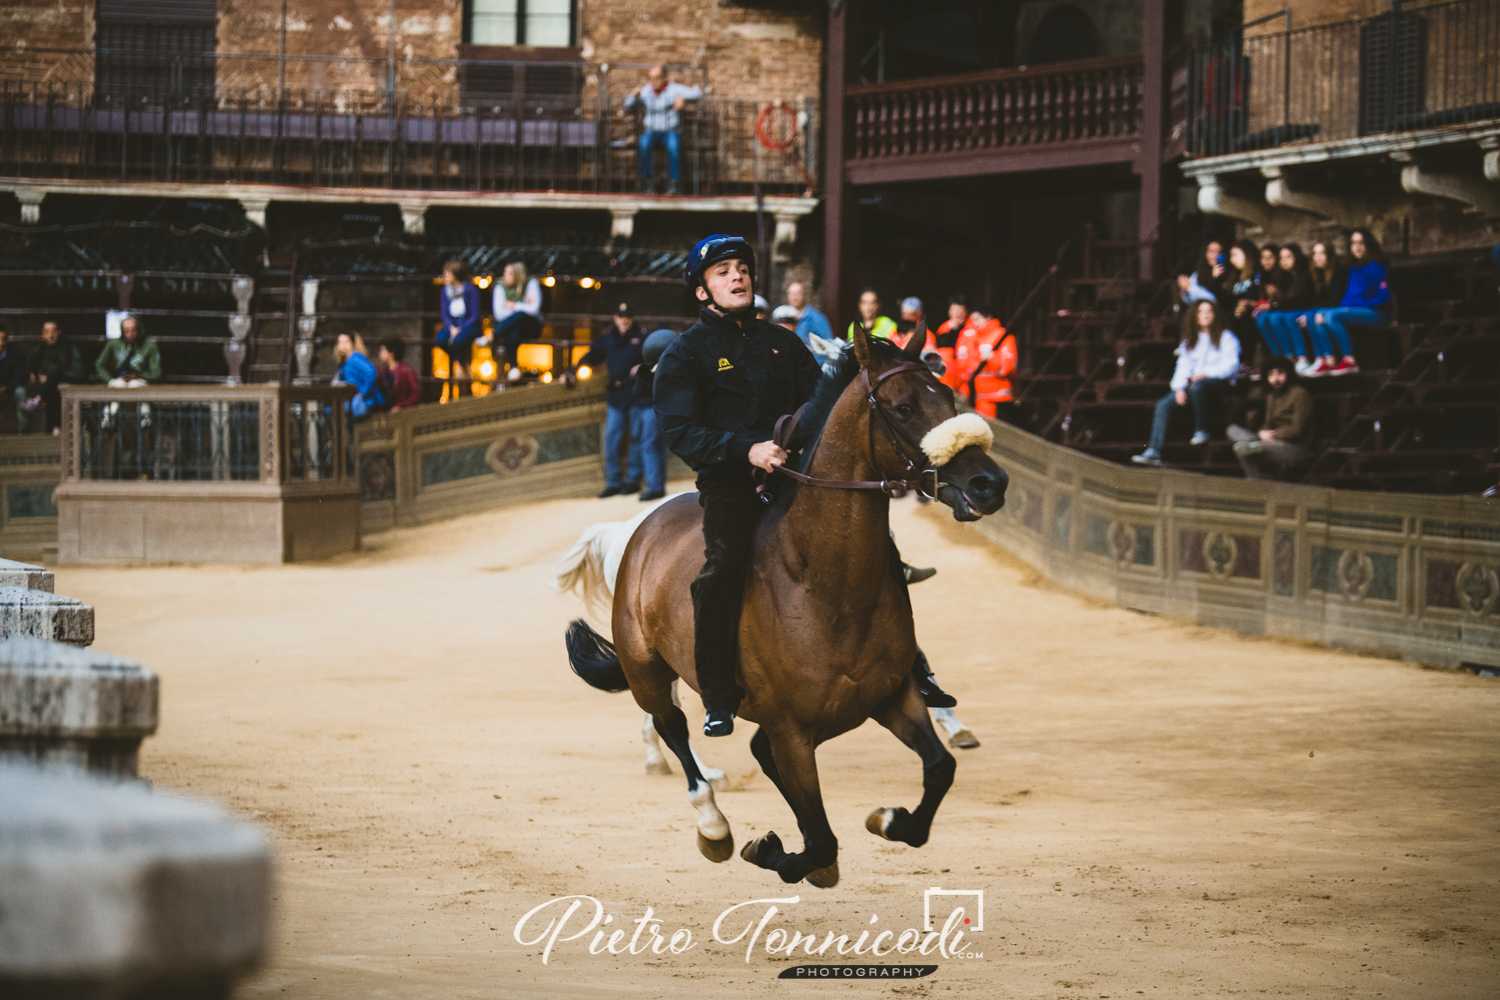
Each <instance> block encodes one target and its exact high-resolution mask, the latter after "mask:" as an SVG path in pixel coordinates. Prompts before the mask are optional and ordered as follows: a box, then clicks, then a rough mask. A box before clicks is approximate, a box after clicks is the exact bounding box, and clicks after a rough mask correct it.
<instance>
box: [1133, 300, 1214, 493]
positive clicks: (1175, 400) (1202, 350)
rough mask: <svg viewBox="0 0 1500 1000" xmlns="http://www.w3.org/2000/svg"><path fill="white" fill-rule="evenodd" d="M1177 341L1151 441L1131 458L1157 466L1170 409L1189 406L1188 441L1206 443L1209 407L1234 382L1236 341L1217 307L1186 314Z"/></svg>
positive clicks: (1199, 307) (1205, 304)
mask: <svg viewBox="0 0 1500 1000" xmlns="http://www.w3.org/2000/svg"><path fill="white" fill-rule="evenodd" d="M1185 320H1186V321H1185V322H1184V323H1183V329H1182V343H1180V344H1178V345H1177V368H1176V370H1175V371H1174V372H1173V373H1172V391H1171V392H1169V393H1167V394H1166V395H1165V396H1163V397H1162V398H1161V399H1159V400H1157V403H1156V413H1155V415H1154V416H1153V418H1152V421H1151V443H1150V445H1149V446H1147V448H1146V450H1145V451H1143V452H1141V453H1140V454H1139V455H1132V456H1130V460H1131V461H1132V462H1135V463H1137V464H1138V465H1160V464H1161V452H1162V448H1163V447H1164V446H1165V445H1166V443H1167V421H1168V420H1170V419H1171V418H1172V411H1173V410H1177V409H1181V408H1183V407H1186V406H1191V407H1192V408H1193V426H1194V431H1193V440H1192V443H1193V444H1195V445H1197V444H1206V443H1207V442H1208V407H1209V405H1210V404H1211V403H1212V402H1213V401H1214V400H1216V399H1218V398H1220V397H1221V396H1223V395H1225V394H1226V393H1227V392H1229V390H1230V389H1231V388H1232V387H1233V386H1234V373H1235V372H1237V371H1238V370H1239V367H1240V342H1239V339H1238V338H1236V337H1235V335H1234V334H1233V333H1231V332H1230V331H1229V330H1227V329H1225V328H1224V321H1223V320H1221V319H1220V318H1219V307H1218V306H1217V305H1216V304H1215V303H1213V302H1208V301H1203V302H1199V303H1197V304H1196V306H1194V309H1193V312H1191V313H1189V314H1188V315H1187V317H1185Z"/></svg>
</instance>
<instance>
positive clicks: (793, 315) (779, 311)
mask: <svg viewBox="0 0 1500 1000" xmlns="http://www.w3.org/2000/svg"><path fill="white" fill-rule="evenodd" d="M801 320H802V317H801V316H798V315H797V310H796V309H794V308H792V307H791V306H777V307H776V308H775V309H772V310H771V322H772V323H775V324H776V325H777V326H779V327H781V328H782V329H783V330H790V331H791V332H793V333H796V332H797V324H798V323H799V322H801Z"/></svg>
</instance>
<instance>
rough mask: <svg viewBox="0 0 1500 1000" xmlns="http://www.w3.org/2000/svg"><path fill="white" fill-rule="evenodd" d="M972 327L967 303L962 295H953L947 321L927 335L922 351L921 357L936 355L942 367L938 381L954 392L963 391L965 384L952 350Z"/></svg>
mask: <svg viewBox="0 0 1500 1000" xmlns="http://www.w3.org/2000/svg"><path fill="white" fill-rule="evenodd" d="M972 326H974V317H973V315H972V314H971V313H970V312H969V302H968V300H967V299H965V298H964V297H963V296H962V295H954V296H951V297H950V298H949V299H948V319H947V320H946V321H945V322H944V323H942V324H941V325H940V326H939V327H938V328H937V329H936V330H930V331H928V333H927V346H926V347H925V348H924V349H923V350H922V357H923V358H926V357H927V356H928V355H930V354H936V355H937V356H938V358H939V359H940V360H941V362H942V365H943V373H942V375H940V376H939V378H940V380H941V381H942V383H943V384H944V385H946V386H947V387H948V388H950V389H952V390H953V391H954V392H960V391H963V390H964V389H965V383H964V381H963V377H962V375H961V374H960V373H959V370H958V367H959V366H958V362H957V359H956V358H955V357H954V353H953V352H954V350H955V349H956V348H957V346H958V338H959V337H960V336H962V335H963V334H964V332H965V331H967V330H969V329H970V328H971V327H972Z"/></svg>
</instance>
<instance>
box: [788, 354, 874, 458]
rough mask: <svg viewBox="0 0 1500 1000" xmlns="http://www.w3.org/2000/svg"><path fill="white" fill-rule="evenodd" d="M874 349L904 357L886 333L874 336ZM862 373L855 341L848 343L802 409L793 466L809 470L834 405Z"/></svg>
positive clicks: (794, 440) (794, 443)
mask: <svg viewBox="0 0 1500 1000" xmlns="http://www.w3.org/2000/svg"><path fill="white" fill-rule="evenodd" d="M870 350H871V352H872V354H873V355H874V356H875V357H878V358H880V359H882V360H884V361H889V362H891V363H892V364H895V363H896V362H898V361H901V360H902V354H901V348H899V347H897V346H896V345H895V344H893V343H891V342H890V341H889V340H886V339H885V338H883V337H878V338H877V337H872V338H870ZM858 377H859V359H858V358H856V357H855V356H854V347H853V345H852V344H845V345H844V351H843V353H842V354H840V355H839V360H838V364H837V365H835V366H834V369H833V371H832V372H829V371H827V370H826V369H825V370H824V372H823V377H822V378H821V379H819V380H818V386H817V388H816V389H815V390H814V391H813V397H812V399H811V400H809V401H808V404H807V409H806V410H804V411H803V412H802V419H800V420H798V421H797V433H796V434H795V435H794V436H793V438H792V442H791V444H792V450H793V451H794V452H798V453H799V454H798V455H797V458H796V460H795V463H794V464H793V466H792V467H793V468H794V469H796V470H797V471H798V472H806V471H807V462H808V460H809V459H810V458H811V457H812V453H813V452H814V451H816V450H817V449H816V447H815V446H816V444H817V441H818V438H819V437H821V436H822V434H823V428H824V427H825V426H826V425H827V423H828V418H829V417H830V416H831V415H832V414H833V407H834V405H835V404H836V403H837V402H838V401H839V397H840V396H842V395H843V394H844V390H845V389H847V388H849V383H850V382H853V381H854V380H855V379H856V378H858Z"/></svg>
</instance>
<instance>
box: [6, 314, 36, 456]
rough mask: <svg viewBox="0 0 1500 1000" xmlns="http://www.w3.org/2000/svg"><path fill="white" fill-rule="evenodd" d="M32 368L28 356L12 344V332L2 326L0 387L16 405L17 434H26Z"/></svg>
mask: <svg viewBox="0 0 1500 1000" xmlns="http://www.w3.org/2000/svg"><path fill="white" fill-rule="evenodd" d="M30 371H31V368H30V365H29V364H28V363H27V361H26V355H24V354H22V353H21V349H20V348H19V347H15V346H13V345H12V344H11V342H10V330H8V329H7V328H6V327H4V326H0V385H3V386H5V392H6V394H7V395H8V396H10V397H11V398H12V399H13V400H14V401H15V404H16V433H17V434H25V433H26V413H27V411H26V400H27V395H26V378H27V376H28V375H29V374H30Z"/></svg>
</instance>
